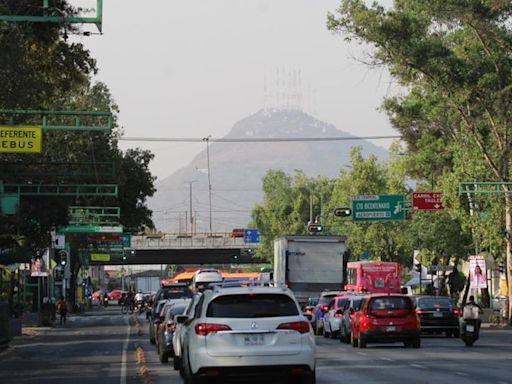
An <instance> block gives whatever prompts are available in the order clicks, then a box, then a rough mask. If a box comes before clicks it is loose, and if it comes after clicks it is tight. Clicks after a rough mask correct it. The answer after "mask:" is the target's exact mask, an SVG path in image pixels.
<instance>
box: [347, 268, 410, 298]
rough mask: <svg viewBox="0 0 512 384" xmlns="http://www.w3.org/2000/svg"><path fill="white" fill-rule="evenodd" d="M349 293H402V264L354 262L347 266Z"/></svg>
mask: <svg viewBox="0 0 512 384" xmlns="http://www.w3.org/2000/svg"><path fill="white" fill-rule="evenodd" d="M345 290H346V291H349V292H368V293H400V264H398V263H391V262H380V261H354V262H350V263H348V264H347V285H346V286H345Z"/></svg>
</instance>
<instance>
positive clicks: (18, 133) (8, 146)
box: [0, 126, 43, 153]
mask: <svg viewBox="0 0 512 384" xmlns="http://www.w3.org/2000/svg"><path fill="white" fill-rule="evenodd" d="M42 140H43V130H42V128H41V127H18V126H0V153H41V148H42Z"/></svg>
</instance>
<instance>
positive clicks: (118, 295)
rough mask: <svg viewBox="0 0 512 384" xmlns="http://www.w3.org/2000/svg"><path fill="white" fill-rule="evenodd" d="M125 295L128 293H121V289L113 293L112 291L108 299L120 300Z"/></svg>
mask: <svg viewBox="0 0 512 384" xmlns="http://www.w3.org/2000/svg"><path fill="white" fill-rule="evenodd" d="M123 293H126V291H121V290H119V289H114V290H113V291H111V292H110V293H109V294H108V298H109V299H110V300H119V299H120V298H121V295H122V294H123Z"/></svg>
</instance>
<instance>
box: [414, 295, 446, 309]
mask: <svg viewBox="0 0 512 384" xmlns="http://www.w3.org/2000/svg"><path fill="white" fill-rule="evenodd" d="M452 307H453V304H452V302H451V301H450V299H448V298H443V297H428V298H423V299H419V300H418V308H422V309H426V308H452Z"/></svg>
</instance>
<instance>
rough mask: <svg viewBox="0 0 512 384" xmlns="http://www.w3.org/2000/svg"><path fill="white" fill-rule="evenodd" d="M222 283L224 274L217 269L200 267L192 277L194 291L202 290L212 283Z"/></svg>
mask: <svg viewBox="0 0 512 384" xmlns="http://www.w3.org/2000/svg"><path fill="white" fill-rule="evenodd" d="M215 283H217V284H221V283H222V274H221V272H220V271H219V270H217V269H200V270H198V271H196V273H194V276H193V277H192V289H193V290H194V291H196V292H197V291H199V292H202V291H204V290H205V289H206V288H208V286H209V285H210V284H215Z"/></svg>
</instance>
